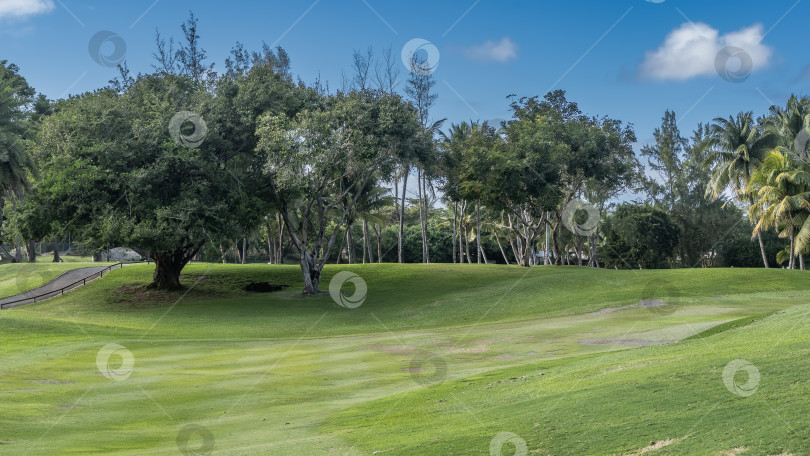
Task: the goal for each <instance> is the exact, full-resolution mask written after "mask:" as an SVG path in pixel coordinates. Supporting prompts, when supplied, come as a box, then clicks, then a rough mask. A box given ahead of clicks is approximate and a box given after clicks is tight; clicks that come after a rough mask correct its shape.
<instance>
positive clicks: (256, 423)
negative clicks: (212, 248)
mask: <svg viewBox="0 0 810 456" xmlns="http://www.w3.org/2000/svg"><path fill="white" fill-rule="evenodd" d="M13 267H14V265H4V266H0V277H6V276H7V277H11V275H9V274H12V273H11V272H10V271H12V269H11V268H13ZM36 267H42V268H46V267H48V265H41V266H32V267H29V268H27V269H25V270H24V272H25V274H36V273H37V272H36V271H35V268H36ZM342 270H349V271H353V272H354V273H356V274H358V275H359V276H360V277H362V278H363V279H364V280H365V281H366V283H367V285H368V294H367V297H366V300H365V301H364V302H363V304H362V305H361V306H360V307H358V308H356V309H348V308H343V307H340V306H338V305H336V304H335V302H334V301H333V300H332V299H331V297H330V296H329V294H328V292H327V290H328V285H329V280H330V278H331V277H332V276H333V275H334V274H336V273H337V272H339V271H342ZM151 273H152V267H151V266H148V265H144V266H135V267H130V268H126V269H119V270H115V271H113V272H111V273H110V274H109V275H105V277H104V278H103V279H102V280H98V281H95V282H92V283H91V284H89V285H87V286H85V287H82V288H80V289H78V290H76V291H73V292H71V293H69V294H67V295H65V296H63V297H59V298H55V299H52V300H49V301H47V302H44V303H39V304H34V305H30V306H24V307H20V308H17V309H10V310H4V311H2V312H0V336H1V337H0V338H1V340H2V343H0V409H1V410H2V413H0V453H1V454H12V455H25V454H32V455H33V454H133V455H134V454H167V455H168V454H182V451H186V450H187V451H194V450H198V452H197V453H187V454H206V453H205V451H209V450H210V452H211V453H210V454H223V455H245V454H256V455H265V454H280V455H298V454H300V455H319V454H334V455H369V454H384V455H413V454H425V455H472V454H482V455H486V454H490V444H491V442H492V439H493V437H495V436H496V435H498V434H499V433H501V432H511V433H514V434H515V435H516V436H517V437H518V438H521V439H523V440H524V441H525V442H526V447H527V450H528V452H529V454H535V453H536V454H559V455H585V454H656V455H657V454H706V455H714V454H723V453H718V452H722V451H740V452H739V453H728V454H745V455H749V454H752V455H753V454H762V455H771V454H773V455H776V454H780V453H783V452H784V454H793V455H800V454H808V452H810V440H808V438H810V437H808V432H809V431H810V429H808V426H807V424H806V423H807V420H806V417H807V416H808V413H810V401H808V400H807V399H806V398H807V397H808V394H810V384H809V383H808V381H810V380H808V379H810V366H808V364H807V361H806V360H807V358H808V352H810V344H808V342H810V336H808V335H807V327H808V325H807V324H806V323H805V322H804V317H805V316H806V315H808V314H810V306H803V304H807V303H808V302H810V301H808V293H807V291H808V289H810V280H808V278H810V277H809V276H807V274H806V273H805V272H801V271H784V270H767V271H765V270H747V269H694V270H671V271H614V270H597V269H591V268H577V267H557V268H552V267H548V268H546V267H536V268H532V269H525V268H519V267H505V266H495V265H484V266H478V265H436V264H434V265H389V264H385V265H349V266H327V268H326V270H325V277H324V279H323V280H322V282H321V289H322V290H323V291H324V292H323V293H322V294H321V295H320V296H317V297H304V296H302V295H301V293H300V290H301V279H300V273H299V269H298V267H297V266H270V265H255V266H254V265H244V266H242V265H209V264H193V265H190V266H188V267H187V268H186V269H185V271H184V274H185V275H184V277H183V283H184V284H185V285H186V286H187V289H186V290H185V291H183V292H178V293H171V294H167V293H154V292H149V291H146V290H144V289H143V284H145V283H147V282H148V281H149V279H150V277H151ZM4 274H5V275H4ZM41 275H43V274H41ZM21 280H23V279H21ZM259 281H266V282H270V283H274V284H284V285H289V287H288V288H286V289H284V290H283V291H279V292H273V293H248V292H245V291H243V288H244V286H245V285H247V284H249V283H251V282H259ZM6 282H8V283H9V284H10V283H12V282H13V283H15V284H16V283H17V281H16V280H13V281H11V279H7V280H5V281H4V282H3V283H2V284H0V286H2V288H0V294H6V295H8V294H13V292H16V290H15V291H13V292H10V291H8V290H7V289H6V288H7V286H9V287H10V286H11V285H6ZM346 291H347V292H348V293H351V290H350V289H348V286H347V290H346ZM717 325H723V326H721V327H720V328H719V329H717V330H714V331H712V328H714V327H716V326H717ZM698 334H700V336H698V337H693V336H695V335H698ZM686 338H691V339H690V340H686V341H682V342H678V341H681V340H683V339H686ZM108 344H118V345H120V346H121V347H122V348H120V349H118V351H117V352H116V354H113V355H112V356H110V357H109V359H108V360H107V359H106V358H105V359H102V360H101V361H102V362H99V359H98V358H99V357H98V355H99V352H100V350H101V349H102V348H103V347H105V346H107V345H108ZM109 351H110V349H108V352H109ZM130 353H131V356H130V355H129V354H130ZM735 359H744V360H747V361H750V362H751V363H753V364H754V365H755V366H756V367H757V368H758V370H759V372H760V373H761V382H760V384H759V385H758V390H757V391H756V392H754V394H752V395H750V396H748V397H744V396H740V395H735V394H733V393H732V392H730V391H729V389H727V387H726V385H724V382H723V378H722V377H723V370H724V367H725V366H726V365H727V364H728V363H729V362H731V361H733V360H735ZM122 360H124V361H125V362H126V360H131V361H134V365H133V366H132V369H131V373H130V372H129V369H128V368H127V365H126V364H125V365H124V366H121V363H122ZM111 372H112V373H113V374H116V375H110V373H111ZM105 373H106V374H108V375H104V374H105ZM117 374H121V375H117ZM737 380H738V383H745V382H746V379H745V377H744V376H742V377H740V378H738V379H737ZM510 445H511V444H507V445H505V446H504V447H503V454H504V455H506V454H510V455H511V454H512V453H514V449H515V447H514V446H511V447H510ZM646 447H651V448H646ZM496 454H497V453H496Z"/></svg>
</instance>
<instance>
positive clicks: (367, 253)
mask: <svg viewBox="0 0 810 456" xmlns="http://www.w3.org/2000/svg"><path fill="white" fill-rule="evenodd" d="M367 259H368V262H369V263H373V262H374V249H372V248H371V239H370V236H369V235H368V222H367V221H366V220H365V219H363V264H365V263H366V260H367Z"/></svg>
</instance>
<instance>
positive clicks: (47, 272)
mask: <svg viewBox="0 0 810 456" xmlns="http://www.w3.org/2000/svg"><path fill="white" fill-rule="evenodd" d="M63 258H64V260H65V261H64V262H63V263H52V262H50V261H49V260H50V257H47V258H43V257H40V258H37V260H38V261H39V263H4V264H2V265H0V298H5V297H7V296H12V295H15V294H19V293H23V292H26V291H28V290H31V289H33V288H36V287H39V286H41V285H45V284H46V283H48V282H50V281H51V280H53V279H55V278H56V277H57V276H59V275H60V274H62V273H64V272H67V271H70V270H71V269H77V268H86V267H93V266H106V265H110V264H114V263H93V262H91V261H90V259H89V258H82V257H63Z"/></svg>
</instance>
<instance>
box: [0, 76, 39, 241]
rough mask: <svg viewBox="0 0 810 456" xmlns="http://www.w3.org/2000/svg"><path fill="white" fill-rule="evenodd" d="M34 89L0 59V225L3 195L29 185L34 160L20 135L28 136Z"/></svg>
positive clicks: (18, 192) (19, 192) (14, 193)
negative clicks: (30, 107)
mask: <svg viewBox="0 0 810 456" xmlns="http://www.w3.org/2000/svg"><path fill="white" fill-rule="evenodd" d="M34 93H35V92H34V89H33V88H31V86H29V85H28V83H27V82H26V80H25V78H23V77H22V76H21V75H20V74H19V68H18V67H17V66H16V65H14V64H10V63H8V61H6V60H2V61H0V226H2V223H3V208H4V205H5V200H6V198H7V197H17V198H19V197H21V196H22V195H23V193H24V192H25V191H26V190H28V189H29V187H30V181H29V174H30V173H33V172H35V167H34V162H33V160H32V159H31V156H30V154H28V152H27V150H26V144H25V142H24V139H25V138H27V137H29V136H30V132H31V130H30V120H31V117H32V113H33V115H34V116H35V115H36V113H37V112H38V111H37V110H33V111H32V110H30V109H29V105H30V104H31V103H33V102H34Z"/></svg>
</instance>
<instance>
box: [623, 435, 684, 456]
mask: <svg viewBox="0 0 810 456" xmlns="http://www.w3.org/2000/svg"><path fill="white" fill-rule="evenodd" d="M677 441H678V439H666V440H662V441H660V442H650V444H649V445H648V446H645V447H644V448H641V449H639V450H638V451H636V452H634V453H630V454H628V455H627V456H639V455H642V454H646V453H649V452H650V451H655V450H660V449H661V448H664V447H665V446H669V445H672V444H673V443H675V442H677Z"/></svg>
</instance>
